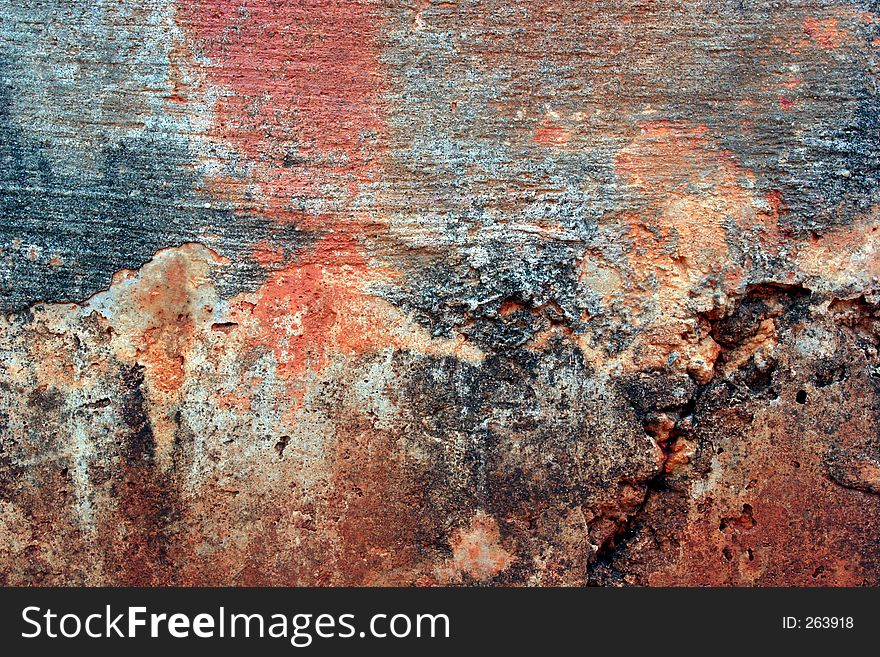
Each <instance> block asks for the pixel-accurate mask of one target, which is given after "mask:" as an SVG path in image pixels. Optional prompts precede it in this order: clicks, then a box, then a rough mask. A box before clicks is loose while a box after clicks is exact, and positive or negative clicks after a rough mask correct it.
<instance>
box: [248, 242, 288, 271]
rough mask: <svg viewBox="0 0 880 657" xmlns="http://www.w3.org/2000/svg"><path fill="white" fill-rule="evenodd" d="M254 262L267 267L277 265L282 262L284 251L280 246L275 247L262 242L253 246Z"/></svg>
mask: <svg viewBox="0 0 880 657" xmlns="http://www.w3.org/2000/svg"><path fill="white" fill-rule="evenodd" d="M253 253H254V260H256V261H257V262H258V263H260V264H261V265H263V266H264V267H268V266H269V265H277V264H278V263H280V262H283V261H284V249H283V248H281V247H280V246H278V247H276V246H273V245H272V244H270V243H269V242H267V241H266V240H263V241H261V242H258V243H257V244H256V245H255V246H254V251H253Z"/></svg>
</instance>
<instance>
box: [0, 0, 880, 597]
mask: <svg viewBox="0 0 880 657" xmlns="http://www.w3.org/2000/svg"><path fill="white" fill-rule="evenodd" d="M878 47H880V6H878V3H877V2H876V1H875V0H864V1H862V2H843V1H838V0H785V1H780V2H772V3H771V2H754V1H752V0H735V1H734V0H711V1H710V0H700V1H689V2H675V1H658V2H652V1H647V0H638V1H631V0H595V1H591V2H584V1H582V0H578V1H575V0H524V1H520V2H515V1H514V2H511V1H509V0H507V1H504V2H500V1H495V0H486V1H479V0H461V1H458V2H449V1H441V0H436V1H431V0H410V1H408V2H396V1H381V2H380V1H378V0H375V1H374V0H345V1H344V0H289V1H280V0H191V1H190V2H185V3H184V2H181V3H179V4H175V3H174V2H172V1H171V0H145V1H139V2H134V1H133V0H121V1H120V2H112V3H103V2H101V3H84V2H75V1H74V0H45V1H42V0H0V310H2V311H3V313H4V315H3V316H2V318H0V582H2V583H3V584H7V585H13V584H34V585H49V584H86V583H87V584H142V585H163V584H212V585H213V584H229V585H239V584H300V585H310V584H317V585H343V584H356V585H360V584H369V585H374V584H418V585H433V584H477V583H488V584H497V585H511V584H534V585H557V584H566V585H568V584H571V585H581V584H600V585H627V584H641V585H669V584H673V585H697V584H715V585H779V584H794V585H830V584H833V585H858V584H871V585H877V584H880V539H878V537H880V440H878V428H880V354H878V346H880V306H878V303H880V297H878V291H880V281H878V275H880V233H878V226H880V217H878V211H880V210H878V209H880V185H878V182H880V181H878V177H880V99H878V96H877V76H878V61H877V54H878Z"/></svg>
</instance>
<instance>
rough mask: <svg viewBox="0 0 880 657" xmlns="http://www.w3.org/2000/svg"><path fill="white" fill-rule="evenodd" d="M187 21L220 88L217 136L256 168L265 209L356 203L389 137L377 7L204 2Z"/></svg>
mask: <svg viewBox="0 0 880 657" xmlns="http://www.w3.org/2000/svg"><path fill="white" fill-rule="evenodd" d="M180 20H181V22H182V23H183V24H184V25H185V26H186V27H187V28H188V30H189V31H190V33H191V34H192V36H193V41H194V43H195V49H196V51H197V53H198V54H199V55H201V56H206V57H207V58H208V59H209V60H210V62H211V66H210V67H209V68H208V71H209V74H210V81H211V82H212V83H213V85H215V86H216V87H217V90H218V98H217V101H216V106H215V133H216V134H217V136H219V137H220V138H221V139H223V140H225V141H226V142H228V143H229V144H231V145H232V146H233V147H234V148H236V149H237V150H238V151H239V152H240V153H242V154H243V155H245V156H246V158H247V159H248V160H249V164H250V166H251V170H252V173H251V174H250V175H252V176H253V178H254V180H255V181H256V182H257V184H258V185H259V186H260V188H261V195H262V197H263V200H262V201H261V203H262V206H261V207H259V208H257V209H258V210H259V211H262V212H266V213H268V214H270V216H273V217H275V218H276V219H279V220H299V219H302V216H300V215H297V214H295V213H292V212H291V211H290V207H291V200H292V199H293V198H296V197H305V198H314V197H322V196H326V195H327V193H328V190H329V193H332V194H334V195H339V194H342V195H345V194H346V193H347V194H349V195H351V194H354V193H356V192H357V188H358V184H359V183H360V182H362V181H364V180H368V179H370V178H371V177H372V176H373V171H374V165H373V161H374V156H375V153H374V151H375V144H376V143H378V142H379V137H380V135H381V132H382V123H383V122H382V117H381V116H380V114H381V112H380V110H379V109H378V108H379V106H380V94H381V91H382V78H381V74H380V67H379V61H378V49H377V45H376V42H377V39H378V37H379V34H380V31H381V27H382V23H381V20H380V17H379V16H378V14H377V8H376V7H375V6H372V5H370V4H367V3H364V2H358V1H343V0H306V1H303V2H295V3H285V2H277V1H274V0H194V2H191V3H189V4H187V5H185V6H184V7H183V8H182V9H181V10H180Z"/></svg>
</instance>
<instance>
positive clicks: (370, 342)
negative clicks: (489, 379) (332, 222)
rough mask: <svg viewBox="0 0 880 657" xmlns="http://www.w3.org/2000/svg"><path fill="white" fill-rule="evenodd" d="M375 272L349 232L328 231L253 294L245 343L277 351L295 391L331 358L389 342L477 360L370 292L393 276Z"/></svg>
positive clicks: (456, 343)
mask: <svg viewBox="0 0 880 657" xmlns="http://www.w3.org/2000/svg"><path fill="white" fill-rule="evenodd" d="M393 276H394V272H390V271H386V270H382V269H375V268H371V267H370V266H369V263H368V261H367V260H366V259H365V258H364V257H363V255H361V252H360V248H359V246H358V244H357V242H356V241H355V240H354V239H353V238H352V237H350V236H348V235H336V234H328V235H327V236H325V237H324V238H323V239H321V240H320V241H319V242H318V243H317V244H316V245H315V247H314V249H313V250H312V251H311V252H309V253H307V254H304V255H303V256H302V257H301V258H300V259H299V260H298V261H297V262H295V263H292V264H290V265H288V266H286V267H284V268H282V269H280V270H278V271H276V272H273V273H272V274H271V275H270V276H269V278H268V279H267V280H266V282H265V283H264V284H263V285H262V286H261V287H260V289H259V290H258V291H257V293H256V297H255V304H254V306H253V308H252V309H251V310H250V312H249V317H250V328H249V332H248V338H247V342H248V343H249V344H250V345H251V346H252V347H259V348H262V349H268V350H269V351H271V352H272V353H273V354H274V355H275V361H276V363H277V365H278V369H279V372H280V373H281V374H282V376H283V377H284V378H285V379H287V380H288V382H289V383H290V384H291V385H292V386H293V388H294V394H295V396H296V397H301V394H302V390H300V391H299V392H296V387H297V382H298V381H301V380H302V377H303V375H305V374H306V373H307V372H313V373H317V372H320V371H321V370H323V369H324V367H326V365H327V364H328V363H329V362H330V359H331V358H332V357H334V356H341V357H351V356H355V355H358V354H362V353H368V352H371V351H375V350H378V349H382V348H385V347H394V348H403V349H413V350H416V351H420V352H422V353H447V354H448V353H455V354H457V355H459V356H460V357H464V358H470V359H472V360H473V359H480V358H481V357H482V355H481V354H479V353H477V352H475V351H474V350H473V349H472V348H470V349H469V348H468V347H467V346H466V345H464V344H462V343H461V341H442V340H434V339H432V337H431V336H430V334H428V333H427V332H426V331H424V330H423V329H421V328H419V327H418V326H417V325H414V324H412V323H411V322H410V321H409V319H408V318H407V317H406V316H405V315H403V314H402V313H401V312H400V311H399V310H398V309H397V308H396V307H394V306H393V305H391V304H390V303H388V302H387V301H385V300H384V299H382V298H380V297H378V296H376V295H375V294H372V293H370V291H369V289H368V288H369V285H370V284H371V283H372V282H376V281H383V280H384V281H388V280H392V279H393Z"/></svg>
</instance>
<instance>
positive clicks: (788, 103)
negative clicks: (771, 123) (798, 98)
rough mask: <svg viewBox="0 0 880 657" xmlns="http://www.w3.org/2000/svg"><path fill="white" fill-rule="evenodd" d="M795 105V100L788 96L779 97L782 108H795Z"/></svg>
mask: <svg viewBox="0 0 880 657" xmlns="http://www.w3.org/2000/svg"><path fill="white" fill-rule="evenodd" d="M794 106H795V102H794V101H793V100H791V99H789V98H786V97H785V96H780V97H779V107H781V108H782V109H784V110H790V109H793V108H794Z"/></svg>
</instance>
